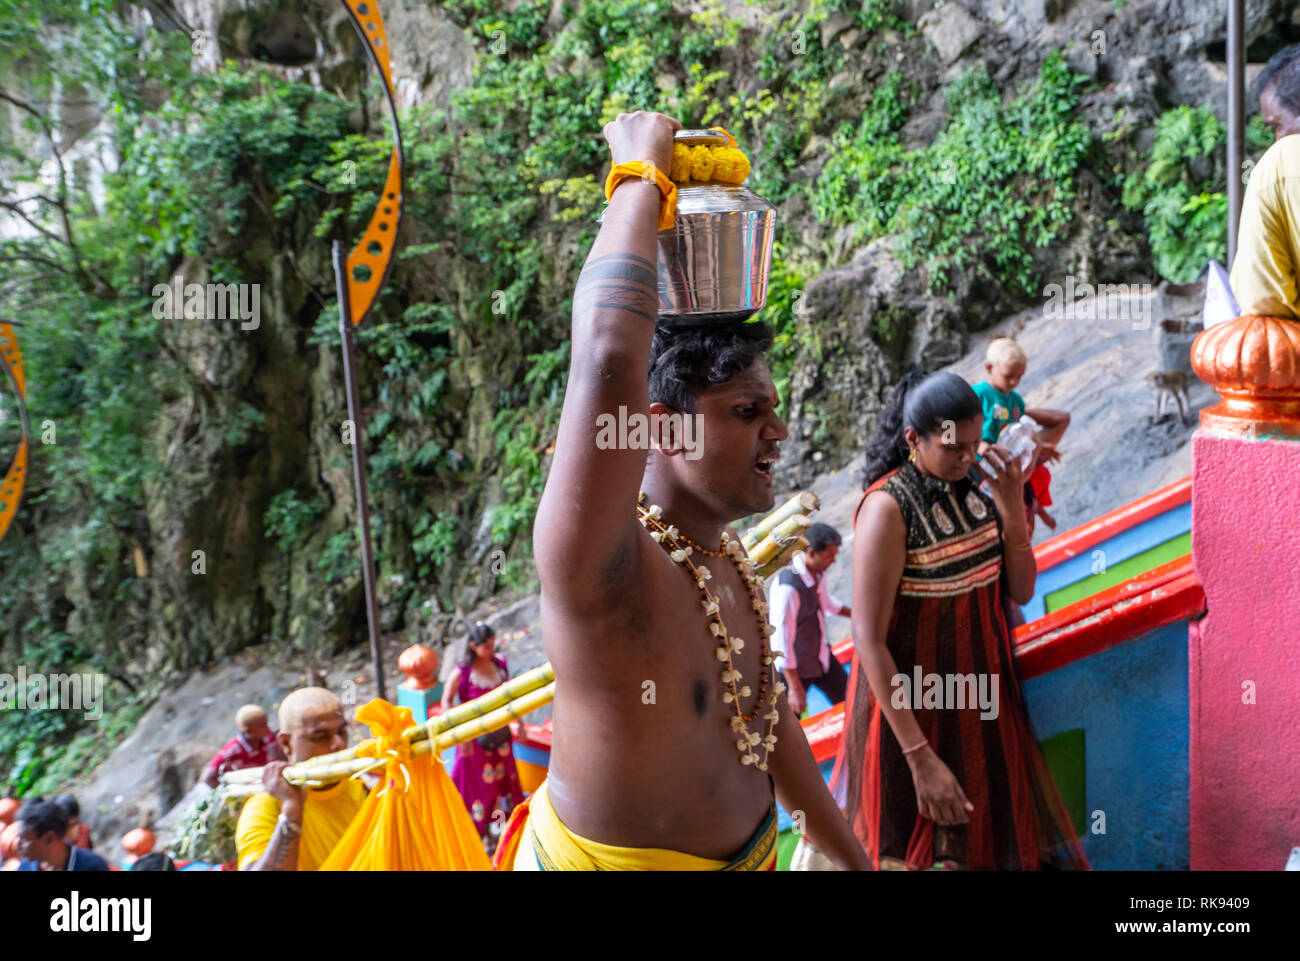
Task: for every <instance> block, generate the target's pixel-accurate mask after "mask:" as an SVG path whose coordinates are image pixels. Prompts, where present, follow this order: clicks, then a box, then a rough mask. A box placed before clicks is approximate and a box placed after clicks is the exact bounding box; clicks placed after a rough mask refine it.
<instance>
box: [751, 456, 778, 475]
mask: <svg viewBox="0 0 1300 961" xmlns="http://www.w3.org/2000/svg"><path fill="white" fill-rule="evenodd" d="M776 460H777V459H776V458H775V457H769V458H768V459H767V460H760V461H755V462H754V473H756V474H758V475H759V476H760V477H764V478H766V479H767V480H771V479H772V467H773V465H774V464H776Z"/></svg>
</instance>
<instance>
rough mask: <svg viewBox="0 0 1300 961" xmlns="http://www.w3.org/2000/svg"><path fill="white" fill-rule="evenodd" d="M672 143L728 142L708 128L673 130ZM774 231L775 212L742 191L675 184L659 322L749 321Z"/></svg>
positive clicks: (763, 292)
mask: <svg viewBox="0 0 1300 961" xmlns="http://www.w3.org/2000/svg"><path fill="white" fill-rule="evenodd" d="M673 140H674V142H675V143H684V144H686V145H687V146H695V145H696V144H722V143H725V142H726V138H724V137H723V136H722V135H721V134H718V133H716V132H714V131H711V130H679V131H677V133H676V135H675V136H674V138H673ZM604 217H605V213H604V211H603V210H602V211H601V215H600V217H599V218H598V219H599V220H600V221H603V220H604ZM775 234H776V207H774V206H773V205H772V204H771V203H769V202H768V201H766V200H764V199H763V198H762V197H760V196H759V195H758V194H756V193H754V191H752V190H750V189H749V188H748V187H746V186H743V185H741V186H735V185H733V184H719V183H690V184H685V185H680V184H679V185H678V187H677V214H676V222H675V223H674V224H673V226H672V228H671V229H669V230H661V231H660V232H659V315H660V318H661V319H663V320H682V321H691V320H698V319H703V318H704V317H710V318H714V319H717V320H725V321H734V320H743V319H746V318H749V317H752V316H753V315H754V314H755V313H756V312H757V311H758V310H759V309H760V308H761V307H762V306H763V305H764V304H765V303H766V302H767V281H768V275H769V273H770V271H771V267H772V242H773V239H774V238H775Z"/></svg>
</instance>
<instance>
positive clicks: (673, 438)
mask: <svg viewBox="0 0 1300 961" xmlns="http://www.w3.org/2000/svg"><path fill="white" fill-rule="evenodd" d="M702 427H703V424H702V419H701V417H700V415H699V414H679V413H677V412H676V411H673V412H671V413H668V414H643V413H640V412H639V411H633V412H632V413H630V414H629V413H628V410H627V408H626V407H623V406H620V407H619V409H618V416H617V417H615V416H614V415H613V414H599V415H597V417H596V447H597V448H599V449H600V450H650V449H651V448H654V449H655V450H659V449H661V448H663V447H667V448H670V449H673V450H682V451H685V452H686V453H685V455H684V456H685V457H686V459H687V460H699V459H700V458H701V457H703V456H704V451H703V450H702V449H701V446H700V434H701V433H702V432H703V431H702ZM661 433H662V435H663V438H664V440H663V442H662V443H661V442H660V435H661Z"/></svg>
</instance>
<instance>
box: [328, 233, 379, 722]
mask: <svg viewBox="0 0 1300 961" xmlns="http://www.w3.org/2000/svg"><path fill="white" fill-rule="evenodd" d="M334 277H335V282H336V284H337V286H338V297H339V337H340V338H341V339H342V341H343V384H344V387H345V389H346V390H347V395H348V420H350V421H351V422H352V481H353V484H354V486H355V487H356V492H357V523H358V524H360V525H361V578H362V581H363V582H364V584H365V588H366V626H367V628H368V629H369V633H370V660H371V662H372V664H373V666H374V669H375V690H376V691H377V692H378V693H377V694H376V696H377V697H381V698H384V699H385V700H387V694H386V693H385V691H384V662H383V659H382V658H381V657H380V655H379V599H378V597H376V595H375V555H374V550H373V549H372V547H371V544H370V500H369V498H368V497H367V496H366V445H365V442H364V431H363V430H362V426H363V422H362V416H361V397H360V392H359V390H358V388H357V372H356V356H355V351H354V350H353V346H352V303H351V299H350V296H349V294H350V292H349V290H348V269H347V261H346V259H345V257H344V256H343V245H342V244H340V243H339V242H338V241H337V240H336V241H334Z"/></svg>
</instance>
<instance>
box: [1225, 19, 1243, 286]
mask: <svg viewBox="0 0 1300 961" xmlns="http://www.w3.org/2000/svg"><path fill="white" fill-rule="evenodd" d="M1245 8H1246V4H1245V0H1228V267H1229V268H1231V267H1232V261H1233V259H1234V258H1235V257H1236V256H1237V227H1238V225H1239V224H1240V223H1241V198H1242V194H1243V193H1244V185H1243V184H1242V174H1244V173H1245V170H1246V168H1245V164H1244V161H1245V159H1246V109H1245V108H1246V9H1245Z"/></svg>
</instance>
